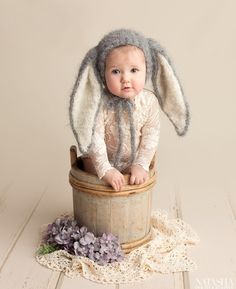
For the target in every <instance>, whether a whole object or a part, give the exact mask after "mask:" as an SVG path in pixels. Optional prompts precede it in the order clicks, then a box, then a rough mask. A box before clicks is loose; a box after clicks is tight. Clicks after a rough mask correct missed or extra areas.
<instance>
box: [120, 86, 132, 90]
mask: <svg viewBox="0 0 236 289" xmlns="http://www.w3.org/2000/svg"><path fill="white" fill-rule="evenodd" d="M130 89H132V87H129V86H126V87H123V88H122V90H130Z"/></svg>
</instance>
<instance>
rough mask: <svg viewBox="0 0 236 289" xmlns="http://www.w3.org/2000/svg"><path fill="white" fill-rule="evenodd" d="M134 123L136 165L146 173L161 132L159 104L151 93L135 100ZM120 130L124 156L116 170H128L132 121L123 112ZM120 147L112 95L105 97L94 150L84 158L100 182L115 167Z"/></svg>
mask: <svg viewBox="0 0 236 289" xmlns="http://www.w3.org/2000/svg"><path fill="white" fill-rule="evenodd" d="M132 114H133V123H134V129H135V152H136V154H135V159H134V161H133V163H132V164H133V165H134V164H139V165H141V166H142V167H143V168H144V169H145V170H146V171H148V170H149V165H150V163H151V161H152V158H153V156H154V154H155V152H156V149H157V146H158V141H159V133H160V121H159V103H158V100H157V98H156V96H155V95H154V94H153V93H152V92H150V91H148V90H143V91H141V92H140V93H139V94H138V95H137V96H136V97H135V99H134V101H133V111H132ZM121 122H122V124H121V127H122V132H123V143H122V156H121V159H120V161H119V162H118V164H117V165H116V168H117V169H118V170H119V171H121V172H122V171H123V170H125V169H126V168H127V167H128V166H129V165H130V163H129V160H130V159H131V139H130V138H131V134H130V121H129V116H128V113H127V112H124V113H122V118H121ZM118 144H119V134H118V127H117V120H116V111H115V108H114V107H112V106H109V96H106V95H104V98H103V102H102V105H101V107H100V110H99V113H98V115H97V119H96V124H95V131H94V136H93V139H92V145H91V149H90V151H89V152H88V154H86V155H84V156H83V157H90V158H91V159H92V162H93V165H94V167H95V170H96V172H97V175H98V177H99V178H100V179H101V178H102V177H103V176H104V175H105V173H106V171H108V170H109V169H111V168H112V167H113V166H114V162H115V156H116V152H117V149H118Z"/></svg>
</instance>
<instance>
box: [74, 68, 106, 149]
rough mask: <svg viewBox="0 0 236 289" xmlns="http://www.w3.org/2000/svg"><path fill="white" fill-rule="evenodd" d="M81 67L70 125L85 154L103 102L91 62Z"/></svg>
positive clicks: (75, 88) (75, 89)
mask: <svg viewBox="0 0 236 289" xmlns="http://www.w3.org/2000/svg"><path fill="white" fill-rule="evenodd" d="M81 67H82V68H81V70H80V73H79V76H78V79H77V81H76V84H75V87H74V89H73V92H72V95H71V102H70V123H71V127H72V130H73V132H74V135H75V137H76V140H77V142H78V146H79V151H80V152H81V154H84V153H86V152H87V151H88V149H89V146H90V145H91V140H92V136H93V127H94V124H95V118H96V115H97V111H98V109H99V104H100V100H101V85H100V83H99V82H98V80H97V77H96V75H95V72H94V67H93V64H92V63H91V62H90V63H89V64H87V65H82V66H81Z"/></svg>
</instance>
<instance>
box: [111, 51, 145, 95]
mask: <svg viewBox="0 0 236 289" xmlns="http://www.w3.org/2000/svg"><path fill="white" fill-rule="evenodd" d="M105 79H106V85H107V88H108V90H109V91H110V92H111V93H112V94H114V95H116V96H119V97H122V98H126V99H132V100H133V99H134V98H135V96H136V95H137V94H139V92H140V91H141V90H142V89H143V88H144V85H145V79H146V63H145V57H144V54H143V51H142V50H141V49H139V48H136V47H134V46H124V47H119V48H115V49H114V50H112V51H111V53H110V54H109V55H108V56H107V58H106V67H105Z"/></svg>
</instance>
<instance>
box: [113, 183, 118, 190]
mask: <svg viewBox="0 0 236 289" xmlns="http://www.w3.org/2000/svg"><path fill="white" fill-rule="evenodd" d="M112 187H113V189H114V190H115V191H116V192H117V191H118V186H117V183H116V181H113V182H112Z"/></svg>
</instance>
